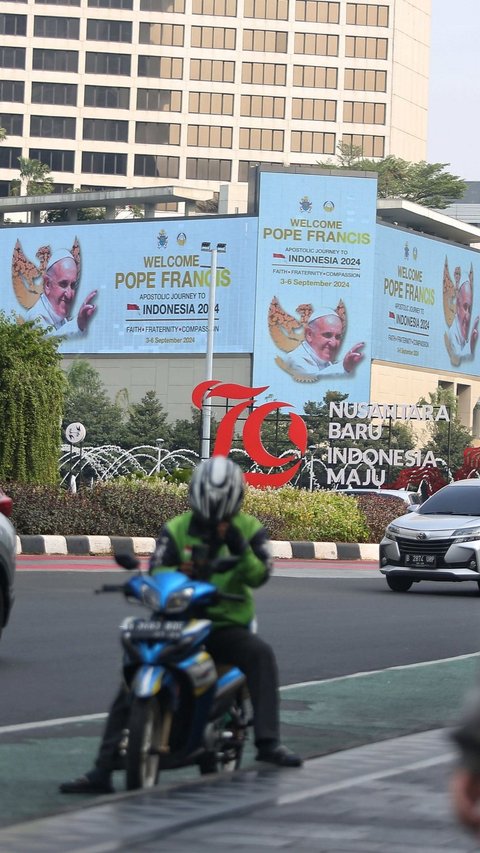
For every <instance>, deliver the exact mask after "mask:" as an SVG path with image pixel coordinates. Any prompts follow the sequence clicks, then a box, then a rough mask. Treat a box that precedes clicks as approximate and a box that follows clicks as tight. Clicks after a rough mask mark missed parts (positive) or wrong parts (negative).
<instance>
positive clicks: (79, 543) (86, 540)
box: [17, 536, 379, 560]
mask: <svg viewBox="0 0 480 853" xmlns="http://www.w3.org/2000/svg"><path fill="white" fill-rule="evenodd" d="M154 547H155V539H154V538H153V537H148V536H138V537H131V536H17V554H30V555H42V554H52V555H55V554H56V555H62V554H63V555H72V556H85V557H86V556H93V555H96V556H101V555H103V556H109V555H111V554H113V553H114V552H115V551H123V552H126V553H129V554H136V555H138V556H142V555H143V556H144V555H149V554H151V553H152V552H153V549H154ZM272 547H273V556H274V557H275V558H276V559H281V560H292V559H297V560H378V550H379V549H378V545H374V544H370V543H366V544H361V545H360V544H357V543H355V542H351V543H348V542H338V543H337V542H281V541H274V542H272Z"/></svg>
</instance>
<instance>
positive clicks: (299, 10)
mask: <svg viewBox="0 0 480 853" xmlns="http://www.w3.org/2000/svg"><path fill="white" fill-rule="evenodd" d="M295 20H296V21H309V22H311V23H312V24H338V23H339V21H340V3H322V2H321V1H320V0H296V2H295Z"/></svg>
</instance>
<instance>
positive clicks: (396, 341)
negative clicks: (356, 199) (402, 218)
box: [372, 225, 480, 376]
mask: <svg viewBox="0 0 480 853" xmlns="http://www.w3.org/2000/svg"><path fill="white" fill-rule="evenodd" d="M479 285H480V253H479V252H477V251H475V250H472V249H468V248H463V247H461V246H457V245H452V244H450V243H444V242H443V241H441V240H435V239H433V238H429V237H422V236H420V235H418V234H416V233H414V232H411V231H401V230H399V229H397V228H395V229H394V228H389V227H388V226H384V225H379V226H378V227H377V241H376V263H375V302H374V318H373V328H374V345H373V353H372V355H373V358H377V359H381V360H382V361H391V362H397V363H400V364H409V365H415V366H416V367H423V368H432V369H434V370H449V371H454V372H455V371H458V372H461V373H465V374H472V375H475V376H478V375H479V374H480V349H479V347H478V325H479V313H480V295H479V293H478V288H479Z"/></svg>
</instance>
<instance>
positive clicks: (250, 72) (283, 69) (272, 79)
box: [242, 62, 287, 86]
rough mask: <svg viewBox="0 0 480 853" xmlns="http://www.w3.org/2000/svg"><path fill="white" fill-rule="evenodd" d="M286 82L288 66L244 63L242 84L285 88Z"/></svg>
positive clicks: (267, 63) (268, 63)
mask: <svg viewBox="0 0 480 853" xmlns="http://www.w3.org/2000/svg"><path fill="white" fill-rule="evenodd" d="M286 81H287V66H286V65H273V64H272V63H270V62H242V83H260V84H263V85H265V86H285V83H286Z"/></svg>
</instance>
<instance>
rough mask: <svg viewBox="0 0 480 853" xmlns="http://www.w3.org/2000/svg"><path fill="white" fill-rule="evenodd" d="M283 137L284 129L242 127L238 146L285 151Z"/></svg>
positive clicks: (259, 149)
mask: <svg viewBox="0 0 480 853" xmlns="http://www.w3.org/2000/svg"><path fill="white" fill-rule="evenodd" d="M283 137H284V133H283V130H269V129H268V128H259V127H241V128H240V137H239V146H238V147H239V148H249V149H251V150H254V149H258V151H283Z"/></svg>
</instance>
